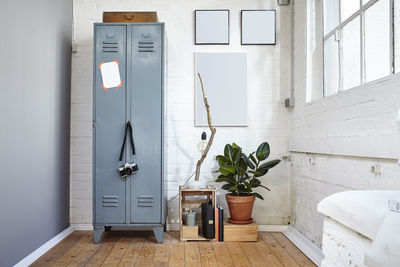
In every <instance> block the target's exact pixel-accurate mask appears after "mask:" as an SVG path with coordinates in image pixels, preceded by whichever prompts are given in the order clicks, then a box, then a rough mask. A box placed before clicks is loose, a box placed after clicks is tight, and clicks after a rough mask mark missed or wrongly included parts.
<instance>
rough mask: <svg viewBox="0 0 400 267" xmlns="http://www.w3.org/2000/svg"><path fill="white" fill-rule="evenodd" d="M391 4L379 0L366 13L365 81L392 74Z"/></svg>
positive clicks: (384, 0) (386, 0)
mask: <svg viewBox="0 0 400 267" xmlns="http://www.w3.org/2000/svg"><path fill="white" fill-rule="evenodd" d="M389 14H390V3H389V0H379V1H378V2H377V3H376V4H374V5H373V6H371V7H370V8H368V9H367V10H366V11H365V79H366V82H369V81H373V80H376V79H379V78H382V77H385V76H388V75H389V74H390V69H391V68H390V16H389Z"/></svg>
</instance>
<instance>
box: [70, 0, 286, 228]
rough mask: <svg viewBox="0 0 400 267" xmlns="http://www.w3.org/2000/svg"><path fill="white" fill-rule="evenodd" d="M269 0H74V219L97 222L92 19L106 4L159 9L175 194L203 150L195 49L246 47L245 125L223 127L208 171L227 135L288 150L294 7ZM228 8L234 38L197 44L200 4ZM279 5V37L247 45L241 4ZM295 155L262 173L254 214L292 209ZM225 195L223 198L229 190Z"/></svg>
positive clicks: (281, 215) (281, 219) (267, 216)
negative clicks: (261, 197) (266, 43)
mask: <svg viewBox="0 0 400 267" xmlns="http://www.w3.org/2000/svg"><path fill="white" fill-rule="evenodd" d="M276 2H277V1H275V0H266V1H257V0H249V1H242V0H221V1H212V0H190V1H187V0H186V1H185V0H176V1H165V0H164V1H163V0H147V1H139V0H130V1H127V0H115V1H106V0H74V47H75V48H76V50H77V53H75V54H74V55H73V57H72V107H71V198H70V199H71V210H70V216H71V223H91V222H92V207H91V206H92V203H91V201H92V183H91V181H92V174H91V165H92V152H91V151H92V140H91V134H92V132H91V130H92V128H91V121H92V56H93V55H92V41H93V40H92V36H93V25H92V24H93V22H100V21H101V16H102V12H103V11H124V10H127V11H140V10H155V11H157V12H158V15H159V19H160V21H163V22H165V23H166V31H167V38H168V81H167V82H168V94H167V99H166V101H167V105H168V110H167V121H168V127H167V129H166V158H167V168H166V179H167V182H168V187H167V194H168V196H169V197H172V196H174V194H176V192H177V189H178V185H179V184H181V183H182V182H183V180H184V179H185V178H186V177H187V176H188V175H189V174H190V173H192V172H193V171H194V166H195V163H196V161H197V159H198V158H199V156H200V155H199V153H198V152H197V149H196V146H197V143H198V141H199V138H200V134H201V132H202V129H201V128H195V127H194V126H193V125H194V89H193V84H194V66H193V64H194V52H195V51H247V52H248V119H249V120H248V121H249V127H247V128H228V127H225V128H218V129H217V134H216V137H215V142H214V144H213V147H212V149H211V151H210V154H209V156H208V158H207V159H206V161H205V162H204V164H203V168H202V170H203V172H202V174H203V175H205V176H208V177H210V176H211V174H210V169H211V167H213V166H214V162H213V160H212V158H213V155H216V154H220V153H221V152H222V151H223V146H224V144H225V143H227V142H233V141H235V142H237V143H238V144H239V145H241V146H243V147H244V148H245V149H246V152H249V151H250V150H253V149H256V147H257V145H258V144H259V143H261V142H262V141H265V140H267V141H269V142H270V144H271V147H272V155H271V157H272V158H280V157H282V156H284V155H287V154H288V139H289V136H290V113H289V112H288V110H287V109H285V108H284V105H283V100H284V98H286V97H287V96H288V95H289V89H290V53H291V52H290V43H291V28H290V25H291V22H290V19H291V8H290V7H288V6H282V7H279V6H277V3H276ZM222 8H228V9H230V11H231V13H230V37H231V40H230V43H231V45H229V46H194V45H193V43H194V40H193V39H194V38H193V36H194V29H193V28H194V16H193V11H194V10H195V9H222ZM271 8H275V9H277V45H275V46H241V45H240V10H241V9H271ZM289 170H290V168H289V163H288V162H285V161H283V162H282V163H281V164H280V165H279V166H277V167H276V168H274V169H273V170H272V171H271V172H270V173H269V174H268V176H267V177H265V178H263V179H264V180H265V184H266V185H267V186H268V187H270V188H271V192H263V195H264V197H265V201H263V202H262V201H259V200H258V201H256V204H255V210H254V212H253V216H254V217H255V219H256V220H257V221H258V222H259V223H260V224H284V223H287V222H288V221H289V215H290V188H289ZM220 194H221V195H220V196H219V199H220V200H223V196H222V194H223V192H222V191H221V192H220ZM176 207H177V202H176V201H173V202H172V203H171V204H170V206H169V220H170V222H172V223H176V219H177V209H176Z"/></svg>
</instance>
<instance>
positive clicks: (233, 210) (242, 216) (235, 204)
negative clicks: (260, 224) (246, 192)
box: [225, 194, 255, 224]
mask: <svg viewBox="0 0 400 267" xmlns="http://www.w3.org/2000/svg"><path fill="white" fill-rule="evenodd" d="M225 197H226V202H228V207H229V214H230V215H231V217H230V218H229V220H228V221H229V222H230V223H236V224H248V223H252V222H253V220H252V219H251V213H252V212H253V205H254V200H255V196H239V197H238V196H234V195H231V194H226V195H225Z"/></svg>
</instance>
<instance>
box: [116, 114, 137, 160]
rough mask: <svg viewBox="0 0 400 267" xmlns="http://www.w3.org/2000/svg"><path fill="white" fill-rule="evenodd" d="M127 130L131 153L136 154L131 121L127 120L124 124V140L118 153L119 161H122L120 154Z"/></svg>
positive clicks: (123, 146)
mask: <svg viewBox="0 0 400 267" xmlns="http://www.w3.org/2000/svg"><path fill="white" fill-rule="evenodd" d="M128 132H129V141H130V142H131V148H132V155H136V153H135V144H134V142H133V134H132V125H131V122H130V121H128V122H127V123H126V126H125V135H124V142H123V143H122V147H121V153H120V154H119V161H122V156H123V155H124V149H125V142H126V136H127V134H128Z"/></svg>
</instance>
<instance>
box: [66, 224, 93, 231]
mask: <svg viewBox="0 0 400 267" xmlns="http://www.w3.org/2000/svg"><path fill="white" fill-rule="evenodd" d="M71 227H72V228H73V229H74V230H76V231H92V230H93V225H92V224H90V223H72V224H71Z"/></svg>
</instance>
